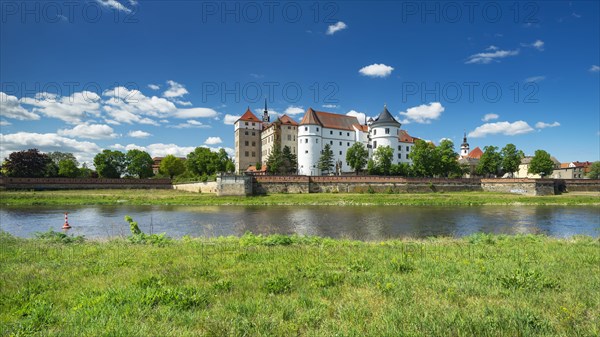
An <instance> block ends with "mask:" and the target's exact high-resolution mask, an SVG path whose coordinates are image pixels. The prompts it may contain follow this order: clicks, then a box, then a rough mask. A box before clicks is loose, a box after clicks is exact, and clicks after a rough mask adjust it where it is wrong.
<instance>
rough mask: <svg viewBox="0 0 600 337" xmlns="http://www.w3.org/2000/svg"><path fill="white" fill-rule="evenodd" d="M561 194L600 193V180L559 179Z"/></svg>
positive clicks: (558, 185) (558, 187)
mask: <svg viewBox="0 0 600 337" xmlns="http://www.w3.org/2000/svg"><path fill="white" fill-rule="evenodd" d="M555 182H556V186H557V189H558V191H559V192H600V179H557V180H555Z"/></svg>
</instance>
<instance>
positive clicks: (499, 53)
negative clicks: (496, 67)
mask: <svg viewBox="0 0 600 337" xmlns="http://www.w3.org/2000/svg"><path fill="white" fill-rule="evenodd" d="M515 55H519V50H518V49H517V50H494V51H493V52H491V53H478V54H473V55H471V56H469V57H468V58H467V60H466V61H465V64H488V63H491V62H492V61H496V62H500V61H499V60H500V59H503V58H505V57H509V56H515Z"/></svg>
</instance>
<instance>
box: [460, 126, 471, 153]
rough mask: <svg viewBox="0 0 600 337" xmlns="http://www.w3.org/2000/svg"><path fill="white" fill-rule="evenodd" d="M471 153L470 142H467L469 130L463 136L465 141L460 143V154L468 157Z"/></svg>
mask: <svg viewBox="0 0 600 337" xmlns="http://www.w3.org/2000/svg"><path fill="white" fill-rule="evenodd" d="M468 155H469V143H467V132H466V131H465V135H464V137H463V142H462V144H460V156H461V157H463V158H466V157H467V156H468Z"/></svg>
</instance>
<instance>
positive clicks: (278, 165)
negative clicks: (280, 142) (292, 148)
mask: <svg viewBox="0 0 600 337" xmlns="http://www.w3.org/2000/svg"><path fill="white" fill-rule="evenodd" d="M283 169H284V168H283V154H282V153H281V149H280V148H279V147H278V146H274V147H273V152H271V154H270V155H269V158H267V172H269V173H271V174H279V173H282V170H283Z"/></svg>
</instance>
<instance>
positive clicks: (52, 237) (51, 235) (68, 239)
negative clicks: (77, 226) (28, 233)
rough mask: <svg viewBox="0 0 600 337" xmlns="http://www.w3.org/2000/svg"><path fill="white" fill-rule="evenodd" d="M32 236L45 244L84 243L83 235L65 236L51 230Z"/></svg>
mask: <svg viewBox="0 0 600 337" xmlns="http://www.w3.org/2000/svg"><path fill="white" fill-rule="evenodd" d="M34 235H35V238H36V239H38V240H43V241H46V242H53V243H65V244H69V243H82V242H84V241H85V237H84V236H83V235H80V236H73V235H67V234H65V233H61V232H55V231H53V230H52V229H50V230H48V231H47V232H37V233H35V234H34Z"/></svg>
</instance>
